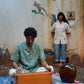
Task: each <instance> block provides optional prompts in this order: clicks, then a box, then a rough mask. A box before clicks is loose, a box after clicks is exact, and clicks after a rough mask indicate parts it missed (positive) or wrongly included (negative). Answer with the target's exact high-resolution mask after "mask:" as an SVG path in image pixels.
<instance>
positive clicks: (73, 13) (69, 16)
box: [67, 11, 75, 20]
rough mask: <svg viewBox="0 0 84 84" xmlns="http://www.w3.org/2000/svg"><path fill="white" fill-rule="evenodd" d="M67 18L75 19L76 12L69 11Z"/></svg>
mask: <svg viewBox="0 0 84 84" xmlns="http://www.w3.org/2000/svg"><path fill="white" fill-rule="evenodd" d="M67 19H68V20H75V12H74V11H68V12H67Z"/></svg>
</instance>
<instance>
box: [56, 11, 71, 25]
mask: <svg viewBox="0 0 84 84" xmlns="http://www.w3.org/2000/svg"><path fill="white" fill-rule="evenodd" d="M60 15H62V16H63V21H64V22H66V23H67V24H69V22H68V21H67V19H66V17H65V15H64V13H63V12H59V13H58V15H57V18H58V20H59V16H60Z"/></svg>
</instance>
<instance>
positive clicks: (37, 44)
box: [34, 43, 42, 48]
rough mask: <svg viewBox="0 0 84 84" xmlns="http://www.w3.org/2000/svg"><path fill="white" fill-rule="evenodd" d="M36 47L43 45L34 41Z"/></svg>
mask: <svg viewBox="0 0 84 84" xmlns="http://www.w3.org/2000/svg"><path fill="white" fill-rule="evenodd" d="M34 47H38V48H40V47H42V46H41V44H39V43H34Z"/></svg>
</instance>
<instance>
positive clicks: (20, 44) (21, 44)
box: [16, 41, 26, 47]
mask: <svg viewBox="0 0 84 84" xmlns="http://www.w3.org/2000/svg"><path fill="white" fill-rule="evenodd" d="M25 44H26V42H25V41H24V42H22V43H19V44H17V45H16V47H21V46H23V45H25Z"/></svg>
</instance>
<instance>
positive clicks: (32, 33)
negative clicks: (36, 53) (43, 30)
mask: <svg viewBox="0 0 84 84" xmlns="http://www.w3.org/2000/svg"><path fill="white" fill-rule="evenodd" d="M24 36H25V37H27V36H32V37H33V38H36V37H37V31H36V30H35V29H34V28H33V27H28V28H26V29H25V31H24Z"/></svg>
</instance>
